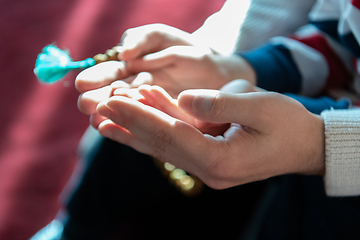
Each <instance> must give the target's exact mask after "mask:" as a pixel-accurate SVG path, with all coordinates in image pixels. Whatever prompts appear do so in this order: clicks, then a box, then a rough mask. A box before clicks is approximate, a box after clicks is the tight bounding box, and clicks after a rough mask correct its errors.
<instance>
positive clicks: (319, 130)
mask: <svg viewBox="0 0 360 240" xmlns="http://www.w3.org/2000/svg"><path fill="white" fill-rule="evenodd" d="M312 118H313V122H312V123H311V124H312V125H313V134H312V135H313V136H312V139H313V141H309V142H308V144H312V145H313V149H310V152H309V163H310V164H309V170H308V171H307V172H305V174H308V175H322V176H323V175H325V127H324V119H323V118H322V117H321V116H320V115H316V114H312ZM310 137H311V136H310ZM304 161H307V160H306V159H304Z"/></svg>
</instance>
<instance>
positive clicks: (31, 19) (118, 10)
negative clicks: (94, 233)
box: [0, 0, 225, 240]
mask: <svg viewBox="0 0 360 240" xmlns="http://www.w3.org/2000/svg"><path fill="white" fill-rule="evenodd" d="M224 1H225V0H171V1H169V0H131V1H130V0H61V1H47V0H0V49H1V51H0V73H1V75H0V110H1V112H0V124H1V128H0V136H1V139H0V239H3V240H24V239H28V238H29V237H31V236H32V235H33V234H34V233H35V232H36V231H37V230H39V229H40V228H42V227H43V226H45V225H46V224H47V223H48V222H50V221H51V220H52V219H53V218H54V216H55V214H56V213H57V211H58V210H59V208H60V207H61V203H60V202H59V199H58V197H59V194H60V193H61V191H62V189H63V187H64V185H65V184H66V182H67V181H68V179H69V177H70V176H71V173H72V171H73V169H74V167H75V165H76V163H77V160H78V156H77V154H76V150H77V145H78V142H79V140H80V138H81V136H82V134H83V132H84V131H85V129H86V128H87V126H88V117H86V116H84V115H82V114H81V113H79V112H78V110H77V107H76V101H77V96H78V94H77V92H76V90H75V88H74V86H73V81H74V78H75V76H76V73H72V74H70V75H69V76H67V77H66V78H65V79H64V80H63V81H61V82H59V83H56V84H53V85H41V84H39V83H38V82H37V80H36V77H35V76H34V74H33V67H34V64H35V60H36V57H37V54H38V53H39V52H41V50H42V48H43V47H44V46H46V45H48V44H51V43H56V45H57V46H59V47H60V48H63V49H68V50H69V51H70V52H71V56H72V58H73V59H74V60H82V59H84V58H87V57H92V56H94V55H95V54H97V53H103V52H105V51H106V49H108V48H110V47H112V46H115V45H117V44H118V42H119V40H120V37H121V35H122V33H123V32H124V31H125V30H126V29H128V28H130V27H135V26H140V25H144V24H149V23H166V24H169V25H172V26H175V27H178V28H180V29H183V30H186V31H189V32H192V31H194V30H196V29H197V28H198V27H200V26H201V25H202V23H203V21H204V20H205V19H206V18H207V17H208V16H209V15H211V14H212V13H214V12H216V11H217V10H219V9H220V8H221V6H222V4H223V3H224Z"/></svg>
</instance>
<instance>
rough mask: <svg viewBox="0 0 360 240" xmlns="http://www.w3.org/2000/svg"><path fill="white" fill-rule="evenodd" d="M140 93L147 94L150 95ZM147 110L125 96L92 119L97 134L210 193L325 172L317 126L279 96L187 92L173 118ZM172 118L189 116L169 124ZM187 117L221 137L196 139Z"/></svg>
mask: <svg viewBox="0 0 360 240" xmlns="http://www.w3.org/2000/svg"><path fill="white" fill-rule="evenodd" d="M144 91H145V92H150V94H152V93H151V88H148V89H146V88H144V89H142V90H141V91H140V92H144ZM159 93H161V91H157V94H159ZM144 95H145V96H146V94H145V93H144ZM163 97H164V98H167V97H166V96H163ZM158 99H160V98H159V97H158ZM145 100H146V97H145ZM150 101H151V100H150ZM145 103H146V104H143V103H141V102H139V101H137V100H134V99H131V98H128V97H125V96H113V97H110V98H109V99H108V100H105V101H103V102H101V103H100V104H99V105H98V107H97V112H98V113H99V114H101V115H103V116H105V117H107V118H108V119H107V120H105V121H103V122H101V123H100V124H99V127H98V130H99V132H100V134H102V135H103V136H105V137H109V138H111V139H113V140H115V141H118V142H120V143H123V144H126V145H129V146H131V147H133V148H134V149H136V150H138V151H140V152H143V153H146V154H150V155H152V156H154V157H156V158H158V159H160V160H162V161H167V162H170V163H173V164H174V165H176V166H178V167H180V168H183V169H184V170H186V171H189V172H191V173H193V174H195V175H197V176H198V177H199V178H200V179H201V180H203V181H204V182H205V183H206V184H207V185H209V186H210V187H213V188H216V189H223V188H227V187H232V186H235V185H239V184H244V183H248V182H252V181H258V180H262V179H266V178H269V177H272V176H276V175H281V174H288V173H299V174H323V172H324V161H323V158H324V151H323V149H324V147H323V142H324V139H323V121H322V119H321V118H319V117H318V116H316V115H313V114H311V113H310V112H308V111H307V110H306V109H305V108H304V107H303V106H302V105H301V104H300V103H299V102H297V101H295V100H293V99H291V98H288V97H286V96H283V95H281V94H277V93H272V92H253V93H243V94H234V93H226V92H220V91H216V90H188V91H184V92H183V93H181V94H180V96H179V99H178V106H176V104H175V105H173V106H172V107H173V108H174V109H173V110H171V111H170V110H169V111H168V112H170V114H167V113H165V112H163V111H164V109H165V108H162V109H161V110H163V111H160V110H158V109H156V108H154V107H152V106H151V104H150V103H149V102H145ZM174 111H180V112H182V113H186V114H187V115H188V116H187V117H186V118H183V120H180V119H177V118H174V117H173V116H174V113H173V112H174ZM171 115H173V116H171ZM191 117H192V118H194V119H197V120H198V121H201V122H203V123H210V124H213V126H214V127H215V128H216V127H217V128H218V129H217V131H215V132H213V134H211V133H210V134H208V133H206V132H204V131H201V128H197V127H196V126H194V125H195V124H194V122H192V121H191ZM144 119H146V121H144ZM189 119H190V120H189ZM219 126H224V127H225V129H222V130H220V128H219ZM207 131H208V130H207ZM221 131H222V132H221ZM208 132H209V131H208ZM189 139H191V141H189Z"/></svg>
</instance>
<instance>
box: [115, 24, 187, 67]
mask: <svg viewBox="0 0 360 240" xmlns="http://www.w3.org/2000/svg"><path fill="white" fill-rule="evenodd" d="M190 38H191V35H190V34H189V33H187V32H184V31H182V30H180V29H177V28H174V27H170V26H168V25H164V24H149V25H145V26H141V27H137V28H132V29H129V30H127V31H126V32H125V33H124V34H123V36H122V45H123V47H124V48H123V51H122V52H121V53H120V54H119V57H120V59H122V60H124V61H129V60H133V59H136V58H140V57H143V56H144V55H146V54H149V53H153V52H157V51H160V50H163V49H165V48H167V47H170V46H174V45H189V44H190V42H191V41H190Z"/></svg>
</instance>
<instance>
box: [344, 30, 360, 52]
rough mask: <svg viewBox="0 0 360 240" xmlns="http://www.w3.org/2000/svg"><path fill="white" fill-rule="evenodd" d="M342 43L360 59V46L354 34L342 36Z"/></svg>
mask: <svg viewBox="0 0 360 240" xmlns="http://www.w3.org/2000/svg"><path fill="white" fill-rule="evenodd" d="M341 42H342V43H343V44H344V45H345V47H347V48H348V49H349V50H350V51H351V52H352V53H353V54H354V55H355V56H356V57H357V58H359V57H360V46H359V43H358V42H357V41H356V38H355V37H354V35H353V34H352V33H348V34H346V35H344V36H341Z"/></svg>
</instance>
